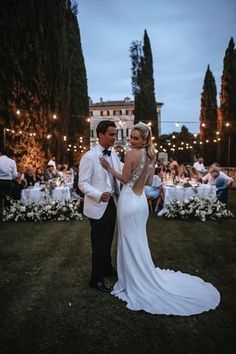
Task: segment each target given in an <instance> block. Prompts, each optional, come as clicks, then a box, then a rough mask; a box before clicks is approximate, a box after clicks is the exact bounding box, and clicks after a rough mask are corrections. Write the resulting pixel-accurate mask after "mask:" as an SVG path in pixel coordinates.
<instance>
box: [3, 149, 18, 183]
mask: <svg viewBox="0 0 236 354" xmlns="http://www.w3.org/2000/svg"><path fill="white" fill-rule="evenodd" d="M16 175H17V169H16V163H15V161H14V160H12V159H10V158H9V157H7V156H6V155H2V156H0V179H4V180H13V179H15V178H16Z"/></svg>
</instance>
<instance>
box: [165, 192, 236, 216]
mask: <svg viewBox="0 0 236 354" xmlns="http://www.w3.org/2000/svg"><path fill="white" fill-rule="evenodd" d="M164 215H165V217H167V218H169V219H176V218H180V219H184V220H187V219H190V218H195V219H198V220H201V221H206V220H207V219H208V220H218V219H222V218H232V217H234V214H233V213H231V211H229V210H228V209H227V208H226V205H225V204H223V203H221V202H220V201H219V200H217V199H210V198H205V199H200V198H198V197H195V196H194V197H190V198H185V199H184V200H183V202H180V201H178V200H175V201H171V202H170V203H169V204H168V205H167V211H166V212H165V214H164Z"/></svg>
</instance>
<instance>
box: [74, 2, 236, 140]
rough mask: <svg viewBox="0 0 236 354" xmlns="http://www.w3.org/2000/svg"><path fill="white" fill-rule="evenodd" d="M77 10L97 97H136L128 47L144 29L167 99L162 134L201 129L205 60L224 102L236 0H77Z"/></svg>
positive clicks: (160, 92)
mask: <svg viewBox="0 0 236 354" xmlns="http://www.w3.org/2000/svg"><path fill="white" fill-rule="evenodd" d="M78 11H79V13H78V21H79V26H80V31H81V40H82V48H83V54H84V58H85V65H86V71H87V77H88V91H89V96H90V97H91V99H92V100H93V102H98V101H99V99H100V97H103V99H104V100H122V99H124V97H127V96H128V97H130V98H131V99H133V96H132V91H131V61H130V57H129V48H130V44H131V42H132V41H133V40H142V39H143V33H144V29H146V30H147V32H148V35H149V38H150V41H151V47H152V54H153V67H154V79H155V91H156V92H155V94H156V100H157V101H158V102H163V103H164V106H163V108H162V115H161V119H162V125H161V133H162V134H164V133H170V132H172V131H179V130H180V127H181V125H183V124H184V125H186V126H187V127H188V128H189V130H190V131H191V132H193V133H195V132H198V129H199V112H200V99H201V92H202V86H203V80H204V76H205V72H206V69H207V65H208V64H209V65H210V69H211V70H212V72H213V75H214V77H215V79H216V85H217V91H218V100H219V91H220V78H221V74H222V69H223V58H224V54H225V50H226V48H227V46H228V43H229V40H230V38H231V37H233V38H234V40H235V41H236V0H119V1H118V0H78ZM167 121H175V122H192V123H180V127H179V128H177V127H176V125H175V123H167Z"/></svg>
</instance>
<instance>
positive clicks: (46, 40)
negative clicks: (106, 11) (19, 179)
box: [0, 0, 89, 166]
mask: <svg viewBox="0 0 236 354" xmlns="http://www.w3.org/2000/svg"><path fill="white" fill-rule="evenodd" d="M73 6H75V1H73V2H70V1H69V0H58V1H55V0H54V1H53V0H52V1H46V0H42V1H34V0H22V1H20V2H19V1H7V0H2V1H1V3H0V12H1V15H2V16H1V22H0V38H1V47H0V83H1V86H0V113H1V117H0V124H1V125H2V126H3V127H10V128H12V129H15V131H16V134H15V135H12V136H10V135H8V137H9V139H6V141H7V145H8V148H10V149H11V150H12V151H13V152H14V156H15V158H16V159H17V162H18V165H19V166H20V162H21V161H31V163H32V164H33V165H36V160H35V159H32V158H31V157H30V156H31V155H30V151H31V150H32V149H33V148H34V147H35V148H34V151H37V156H38V157H39V160H41V161H42V165H43V164H44V163H45V162H46V161H47V159H48V158H49V157H50V156H51V155H56V156H57V160H58V161H60V162H65V159H66V148H67V146H66V144H67V143H69V141H70V140H71V141H73V142H74V143H76V144H77V138H76V136H77V135H79V134H84V132H85V130H86V131H87V130H89V128H88V127H87V126H86V123H85V118H84V117H85V116H86V115H88V95H87V78H86V70H85V65H84V59H83V53H82V49H81V43H80V33H79V25H78V22H77V18H76V16H75V8H74V7H73ZM18 109H19V110H20V115H17V114H16V111H17V110H18ZM72 113H73V114H74V116H75V115H76V117H77V119H76V123H78V124H75V122H74V121H72ZM55 114H56V117H57V118H56V119H53V116H54V115H55ZM19 131H22V134H20V136H19V134H17V132H19ZM32 133H35V134H36V136H35V137H34V136H32V135H30V134H32ZM68 134H71V135H70V136H68ZM47 136H48V137H49V136H51V138H50V139H47ZM64 136H67V142H65V141H64V139H63V137H64ZM25 155H28V157H27V156H25ZM23 157H24V159H23ZM72 157H73V158H74V159H75V158H76V156H72ZM37 164H38V162H37Z"/></svg>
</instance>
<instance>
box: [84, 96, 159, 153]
mask: <svg viewBox="0 0 236 354" xmlns="http://www.w3.org/2000/svg"><path fill="white" fill-rule="evenodd" d="M162 105H163V103H157V120H158V128H159V134H161V133H160V131H161V107H162ZM89 115H90V117H89V119H90V147H93V146H94V145H95V144H96V143H97V135H96V127H97V125H98V123H99V122H100V121H101V120H105V119H108V120H113V121H114V122H115V123H116V126H117V140H116V142H115V146H114V147H115V149H116V151H117V152H118V153H120V154H121V155H123V153H124V151H125V150H126V149H127V147H128V145H129V134H130V131H131V129H132V127H133V125H134V101H132V100H131V99H130V98H129V97H125V98H124V100H123V101H103V99H102V98H100V102H96V103H93V102H92V101H91V100H90V104H89Z"/></svg>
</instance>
